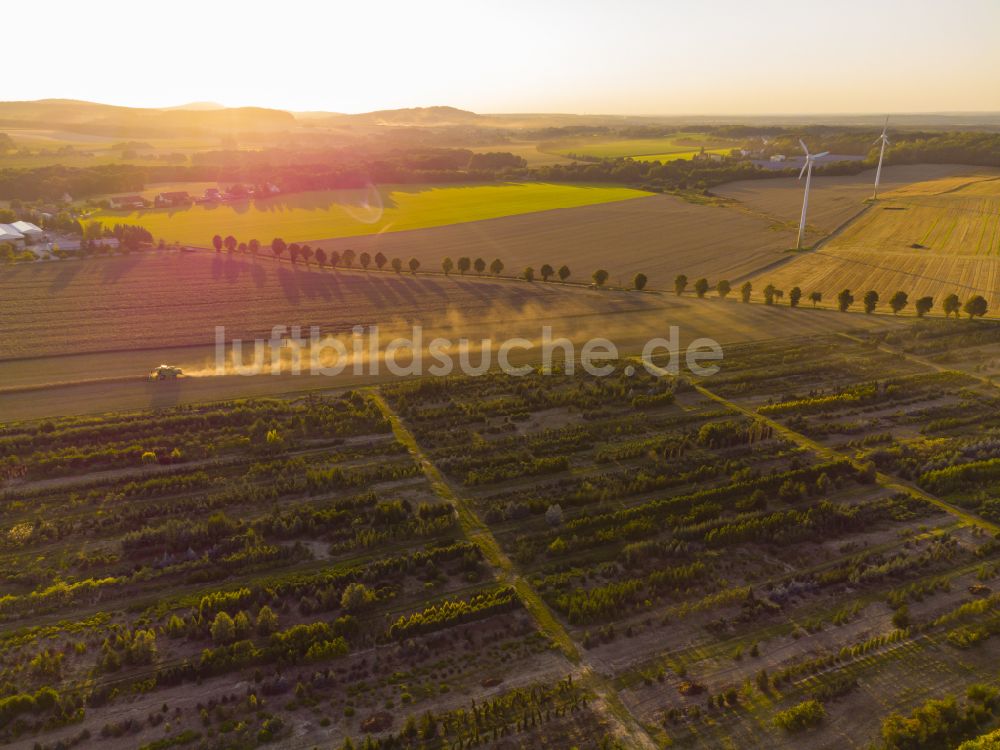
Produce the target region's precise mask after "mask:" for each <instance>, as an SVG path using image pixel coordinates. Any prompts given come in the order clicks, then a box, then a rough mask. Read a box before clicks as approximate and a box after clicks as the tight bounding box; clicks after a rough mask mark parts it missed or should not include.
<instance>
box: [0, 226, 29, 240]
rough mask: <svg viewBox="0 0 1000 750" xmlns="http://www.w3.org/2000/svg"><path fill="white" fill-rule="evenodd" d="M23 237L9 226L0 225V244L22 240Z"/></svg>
mask: <svg viewBox="0 0 1000 750" xmlns="http://www.w3.org/2000/svg"><path fill="white" fill-rule="evenodd" d="M23 239H24V235H23V234H21V233H20V232H19V231H17V230H16V229H15V228H14V227H12V226H11V225H10V224H0V242H10V241H11V240H23Z"/></svg>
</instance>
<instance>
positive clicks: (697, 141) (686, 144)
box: [538, 133, 736, 161]
mask: <svg viewBox="0 0 1000 750" xmlns="http://www.w3.org/2000/svg"><path fill="white" fill-rule="evenodd" d="M735 145H736V144H735V143H730V142H728V141H726V140H724V139H719V138H713V137H712V136H709V135H706V134H704V133H676V134H674V135H671V136H667V137H664V138H611V139H609V138H574V139H569V140H561V141H549V142H548V143H542V144H540V145H539V147H538V148H539V150H540V151H544V152H546V153H553V154H561V155H563V156H566V155H569V154H576V155H579V156H592V157H597V158H601V159H619V158H623V157H631V158H633V159H637V160H639V161H654V160H659V161H667V160H670V159H690V158H692V157H693V156H694V155H695V154H697V153H699V152H700V151H701V148H702V147H703V146H704V148H705V150H706V151H708V152H709V153H719V154H725V153H729V151H730V149H732V148H734V147H735Z"/></svg>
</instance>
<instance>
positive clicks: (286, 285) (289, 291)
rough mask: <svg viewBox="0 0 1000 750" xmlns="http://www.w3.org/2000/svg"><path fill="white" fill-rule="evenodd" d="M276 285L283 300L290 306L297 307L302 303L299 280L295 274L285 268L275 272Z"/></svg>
mask: <svg viewBox="0 0 1000 750" xmlns="http://www.w3.org/2000/svg"><path fill="white" fill-rule="evenodd" d="M277 274H278V283H279V284H280V285H281V291H282V293H284V295H285V299H286V300H288V302H289V303H290V304H292V305H298V304H299V303H300V302H301V301H302V293H301V291H300V290H299V280H298V278H297V276H296V274H295V273H293V272H292V271H289V270H288V269H287V268H279V269H278V271H277Z"/></svg>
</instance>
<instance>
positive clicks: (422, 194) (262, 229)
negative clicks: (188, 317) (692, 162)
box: [90, 183, 647, 245]
mask: <svg viewBox="0 0 1000 750" xmlns="http://www.w3.org/2000/svg"><path fill="white" fill-rule="evenodd" d="M645 195H647V193H646V192H644V191H642V190H634V189H632V188H624V187H614V186H606V185H601V186H589V185H555V184H548V183H505V184H501V185H483V184H477V185H462V186H446V187H440V186H434V185H386V186H382V187H379V188H374V187H373V188H370V189H362V190H323V191H317V192H310V193H296V194H293V195H283V196H278V197H275V198H267V199H263V200H256V201H240V202H237V203H227V204H223V205H216V206H207V205H198V206H192V207H190V208H186V209H182V210H175V209H149V210H144V211H132V212H125V211H103V212H99V213H97V214H94V215H93V216H91V217H90V218H91V219H92V220H96V221H102V222H104V223H105V224H118V223H125V224H141V225H142V226H144V227H146V228H147V229H149V231H150V232H152V233H153V236H154V237H157V238H162V239H164V240H167V241H168V242H175V241H176V242H183V243H186V244H192V245H207V244H208V243H209V240H210V239H211V238H212V236H213V235H215V234H222V235H226V234H233V235H235V236H237V237H239V238H241V239H249V238H252V237H256V238H257V239H259V240H261V242H264V243H265V244H266V243H268V242H270V240H271V238H272V237H275V236H280V237H282V238H283V239H284V240H285V241H287V242H302V241H310V240H320V239H329V238H334V237H356V236H361V235H369V234H379V233H382V232H400V231H404V230H407V229H424V228H427V227H436V226H443V225H447V224H458V223H461V222H467V221H478V220H481V219H495V218H498V217H501V216H512V215H516V214H523V213H530V212H533V211H546V210H549V209H553V208H573V207H576V206H588V205H592V204H595V203H606V202H609V201H620V200H628V199H630V198H641V197H643V196H645Z"/></svg>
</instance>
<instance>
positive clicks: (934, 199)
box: [754, 169, 1000, 315]
mask: <svg viewBox="0 0 1000 750" xmlns="http://www.w3.org/2000/svg"><path fill="white" fill-rule="evenodd" d="M768 283H770V284H774V285H775V286H777V287H778V288H780V289H784V290H786V292H787V290H788V289H790V288H791V287H793V286H799V287H801V289H802V290H803V292H804V293H805V294H806V295H808V294H809V293H810V292H812V291H819V292H821V293H822V294H823V297H824V299H825V301H826V304H832V303H833V302H834V298H835V296H836V295H837V293H838V292H839V291H840V290H841V289H845V288H847V289H851V290H852V291H853V292H854V296H855V297H856V298H857V299H858V301H859V302H858V304H860V298H861V295H863V294H864V292H865V291H867V290H869V289H874V290H875V291H877V292H878V293H879V295H880V296H881V298H882V301H883V303H884V302H885V301H886V300H888V298H889V297H890V296H891V295H892V294H893V293H894V292H896V291H897V290H902V291H905V292H907V294H908V295H909V296H910V299H911V301H912V300H915V299H917V298H918V297H922V296H931V297H934V298H935V302H936V304H938V305H940V302H941V301H942V300H943V299H944V297H945V296H946V295H948V294H951V293H955V294H958V296H959V298H960V299H961V300H963V301H964V300H966V299H968V298H969V297H971V296H972V295H975V294H980V295H982V296H983V297H985V298H986V300H987V302H988V303H989V306H990V314H991V315H996V314H997V313H998V312H1000V172H998V171H997V170H986V169H978V170H974V171H973V172H972V173H970V174H967V175H965V176H950V177H941V178H939V179H931V180H926V181H923V182H919V183H915V184H912V185H908V186H905V187H901V188H897V189H893V190H888V191H886V192H885V193H883V194H882V197H881V199H880V200H879V201H878V203H876V204H873V205H871V206H870V207H869V208H868V209H867V210H866V211H865V212H864V214H863V215H861V216H860V217H859V218H858V219H856V220H855V221H853V222H852V223H851V224H850V225H848V226H847V227H846V228H845V229H844V230H843V231H842V232H841V233H839V234H838V235H837V236H835V237H833V238H832V239H831V240H830V241H829V242H827V243H825V244H824V245H823V246H822V247H821V248H820V249H819V250H817V251H815V252H812V253H805V254H803V255H801V256H799V257H796V258H795V259H794V260H792V261H790V262H788V263H786V264H784V265H783V266H781V267H780V268H776V269H773V270H770V271H766V272H764V273H762V274H760V275H759V276H758V277H757V278H756V279H754V284H755V286H757V287H759V288H763V286H764V285H765V284H768ZM758 291H759V289H758ZM909 311H910V312H912V306H911V308H910V310H909ZM937 311H938V312H939V311H940V308H938V310H937Z"/></svg>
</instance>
